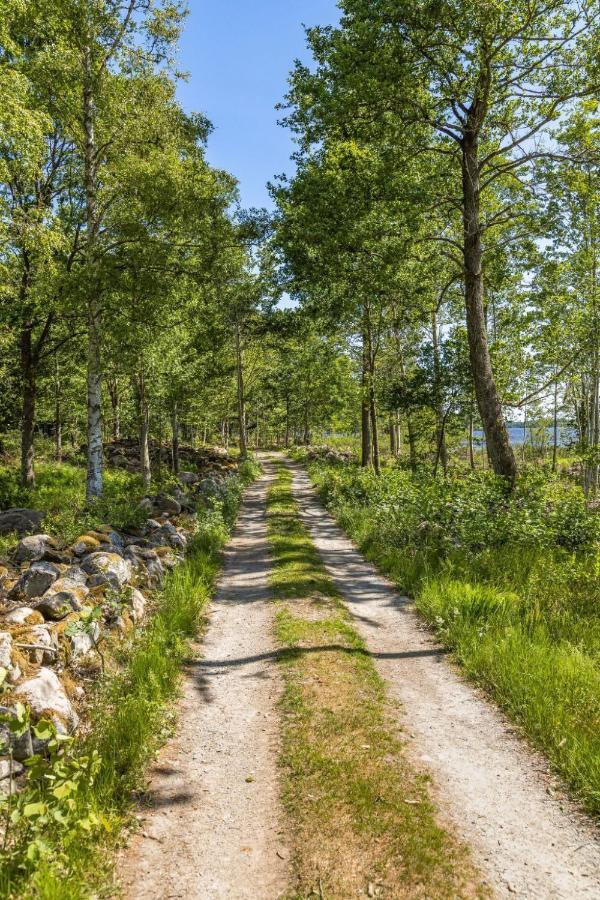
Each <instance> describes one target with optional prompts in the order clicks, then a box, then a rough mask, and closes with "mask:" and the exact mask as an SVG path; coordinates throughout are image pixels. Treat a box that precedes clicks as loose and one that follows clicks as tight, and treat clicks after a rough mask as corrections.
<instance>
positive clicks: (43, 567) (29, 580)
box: [8, 562, 60, 600]
mask: <svg viewBox="0 0 600 900" xmlns="http://www.w3.org/2000/svg"><path fill="white" fill-rule="evenodd" d="M59 574H60V572H59V570H58V569H57V568H56V566H55V565H54V563H49V562H35V563H32V565H31V566H30V567H29V569H26V570H25V571H24V572H23V574H22V575H21V576H20V578H19V579H18V580H17V582H16V584H15V585H14V586H13V587H12V588H11V589H10V591H9V592H8V599H9V600H32V599H33V598H34V597H41V596H42V594H45V593H46V591H47V590H48V588H49V587H50V586H51V585H52V584H53V583H54V582H55V581H56V579H57V578H58V576H59Z"/></svg>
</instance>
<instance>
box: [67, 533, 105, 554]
mask: <svg viewBox="0 0 600 900" xmlns="http://www.w3.org/2000/svg"><path fill="white" fill-rule="evenodd" d="M99 549H100V541H99V540H98V538H96V537H93V536H92V535H91V534H82V535H81V536H80V537H78V538H77V540H76V541H74V542H73V544H71V550H72V551H73V553H74V554H75V556H85V555H86V553H93V552H94V550H99Z"/></svg>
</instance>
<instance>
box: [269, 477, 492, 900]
mask: <svg viewBox="0 0 600 900" xmlns="http://www.w3.org/2000/svg"><path fill="white" fill-rule="evenodd" d="M291 479H292V475H291V473H290V471H289V470H288V469H287V468H286V467H285V466H280V467H279V469H278V477H277V480H276V482H275V483H274V485H273V487H272V488H271V489H270V491H269V496H268V501H267V512H268V527H269V540H270V543H271V546H272V550H273V555H274V559H275V566H274V571H273V574H272V579H271V584H272V587H273V589H274V591H275V594H276V596H277V598H278V600H279V601H280V604H279V610H278V613H277V617H276V629H277V637H278V640H279V642H280V643H281V644H282V645H283V647H284V648H285V649H284V650H283V651H282V653H281V662H282V670H283V676H284V685H285V687H284V694H283V698H282V712H283V746H282V767H283V778H284V803H285V805H286V808H287V810H288V813H289V814H290V818H291V822H292V829H293V845H294V846H293V852H294V856H293V863H294V874H295V877H296V885H295V888H294V890H295V893H293V896H294V897H295V898H308V897H323V898H328V900H331V898H347V897H357V896H359V897H360V896H374V897H378V896H381V897H396V898H400V897H436V898H445V897H452V898H456V897H474V896H482V895H483V889H482V888H481V886H480V883H479V881H478V878H477V875H476V873H475V871H474V869H473V867H472V864H471V863H470V861H469V857H468V854H467V852H466V851H465V850H464V849H463V848H461V847H460V846H459V845H458V844H457V843H456V841H454V839H453V838H452V836H451V835H450V834H448V832H446V831H445V830H444V829H443V828H442V827H440V825H439V824H438V823H437V822H436V817H435V809H434V807H433V804H432V802H431V800H430V799H429V796H428V789H427V782H426V779H425V777H424V776H422V775H419V774H417V773H416V772H415V771H414V770H413V769H412V768H411V766H410V765H409V763H408V762H407V760H406V758H405V755H404V752H403V745H402V740H401V738H400V736H399V735H398V734H397V730H396V727H395V725H394V724H393V722H392V721H391V717H390V716H389V714H388V711H387V704H386V695H385V687H384V684H383V682H382V680H381V679H380V678H379V676H378V675H377V673H376V671H375V667H374V664H373V661H372V659H371V657H370V656H369V654H368V652H367V651H366V648H365V646H364V644H363V642H362V640H361V638H360V637H359V635H358V634H357V632H356V630H355V629H354V627H353V624H352V620H351V617H350V615H349V613H348V612H347V610H346V608H345V606H344V605H343V603H342V601H341V598H340V597H339V595H338V593H337V592H336V589H335V587H334V585H333V583H332V582H331V580H330V579H329V577H328V576H327V573H326V572H325V570H324V567H323V564H322V562H321V559H320V557H319V554H318V552H317V550H316V548H315V546H314V544H313V542H312V540H311V538H310V534H309V533H308V531H307V529H306V528H305V527H304V526H303V524H302V523H301V522H300V519H299V515H298V507H297V504H296V502H295V500H294V498H293V496H292V491H291Z"/></svg>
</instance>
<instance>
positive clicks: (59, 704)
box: [15, 667, 79, 731]
mask: <svg viewBox="0 0 600 900" xmlns="http://www.w3.org/2000/svg"><path fill="white" fill-rule="evenodd" d="M15 693H16V694H18V695H19V697H21V699H24V700H25V701H26V702H27V703H28V704H29V707H30V708H31V711H32V712H33V713H34V715H35V716H36V717H37V718H41V717H42V716H44V715H50V716H51V717H52V718H53V719H54V721H55V722H56V719H55V718H54V717H55V716H56V717H58V721H59V722H62V723H63V724H64V725H66V726H67V727H68V729H69V730H70V731H73V730H74V729H75V728H76V727H77V723H78V722H79V717H78V716H77V713H76V712H75V710H74V709H73V707H72V706H71V702H70V700H69V698H68V697H67V695H66V692H65V689H64V687H63V686H62V684H61V683H60V681H59V679H58V676H57V675H56V673H55V672H53V671H52V669H48V668H45V667H44V668H41V669H40V670H39V672H38V673H37V675H35V676H34V677H33V678H28V679H27V681H23V682H21V684H19V685H18V686H17V687H16V688H15Z"/></svg>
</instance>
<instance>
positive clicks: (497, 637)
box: [311, 464, 600, 815]
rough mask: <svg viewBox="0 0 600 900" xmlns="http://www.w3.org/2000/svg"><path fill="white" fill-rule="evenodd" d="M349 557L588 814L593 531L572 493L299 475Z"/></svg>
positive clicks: (595, 652)
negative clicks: (410, 608) (309, 479)
mask: <svg viewBox="0 0 600 900" xmlns="http://www.w3.org/2000/svg"><path fill="white" fill-rule="evenodd" d="M311 472H312V475H313V478H314V479H315V481H316V482H317V484H318V485H319V486H320V489H321V495H322V497H323V498H324V499H325V501H326V502H327V504H328V506H329V507H330V509H331V510H332V512H333V513H334V514H335V515H336V517H337V518H338V521H339V522H340V524H341V525H342V527H343V528H344V529H345V530H346V531H347V532H348V534H349V535H350V536H351V537H352V538H353V539H354V541H355V542H356V543H357V544H358V546H359V547H360V548H361V549H362V550H363V552H364V553H365V554H366V555H367V556H368V557H369V558H370V559H371V560H372V561H373V562H374V563H375V564H376V565H377V566H378V567H379V568H380V569H381V570H382V571H384V572H385V573H386V574H387V575H388V576H390V577H391V578H392V580H394V581H395V582H396V584H398V586H399V587H400V588H401V590H402V591H404V592H405V593H408V594H410V595H411V596H413V597H414V599H415V602H416V606H417V608H418V609H419V610H420V612H421V613H422V614H423V615H424V617H425V618H426V619H427V621H428V622H429V623H430V624H431V625H432V626H433V627H434V628H435V629H436V631H437V633H438V635H439V636H440V638H441V639H442V640H443V641H444V642H445V644H446V645H447V646H449V647H450V648H452V649H453V651H454V653H455V655H456V658H457V659H458V661H459V662H460V663H461V665H462V666H463V667H464V669H465V671H466V672H467V673H468V674H469V676H470V677H471V678H473V679H474V680H476V681H477V682H478V683H479V684H481V685H482V686H483V687H484V688H485V689H486V690H487V691H488V692H489V694H491V695H492V696H493V697H494V698H495V699H496V701H497V702H498V703H499V704H500V705H501V706H502V707H503V708H504V709H505V710H506V712H507V713H508V714H509V716H510V717H511V718H512V719H513V720H514V721H515V722H517V723H518V724H519V725H520V726H521V727H522V728H523V730H524V732H525V733H526V734H527V735H528V736H529V738H530V739H531V740H532V741H533V742H534V743H535V744H536V746H538V747H539V748H541V749H542V750H543V751H544V752H545V754H546V755H547V757H548V759H549V760H550V761H551V762H552V764H553V765H554V766H555V768H556V769H557V771H558V772H560V773H561V774H562V775H563V777H564V778H565V780H566V781H567V782H568V783H569V785H570V786H571V788H572V790H573V792H574V793H575V794H576V795H577V796H578V797H579V798H580V800H581V802H582V803H583V804H584V805H585V807H586V808H587V809H588V810H589V811H590V812H591V813H592V814H594V815H599V814H600V578H599V575H600V552H599V546H598V537H597V535H598V522H597V520H596V519H595V518H594V515H593V514H591V513H588V512H587V511H586V509H585V503H584V500H583V498H582V496H581V494H580V492H579V491H578V489H577V488H574V487H572V486H565V485H561V484H559V483H556V482H554V481H551V480H548V481H544V480H543V477H542V476H540V475H539V474H535V475H534V476H533V479H532V481H529V482H528V480H527V478H526V479H524V480H523V481H522V482H521V483H520V484H519V485H518V486H517V490H516V492H515V493H514V495H513V496H507V495H505V496H502V495H501V494H499V493H498V487H497V485H496V484H495V482H494V481H493V479H487V478H482V479H469V478H467V479H464V480H463V481H462V483H460V484H458V485H457V484H452V483H450V484H448V483H442V482H441V480H440V483H439V484H436V485H431V484H430V483H428V482H426V481H424V480H423V479H422V478H419V477H418V478H411V476H409V475H407V474H399V473H398V472H396V471H387V472H384V474H383V475H382V478H381V479H379V480H375V479H373V478H372V477H371V476H368V475H364V474H363V473H360V472H359V471H358V470H357V469H356V468H353V467H351V466H349V467H345V468H343V469H342V468H340V467H339V466H333V467H332V466H324V465H322V464H316V465H314V466H312V467H311Z"/></svg>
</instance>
